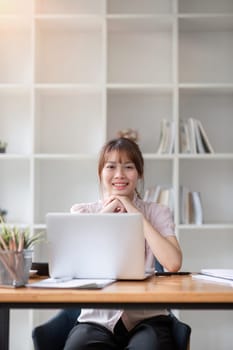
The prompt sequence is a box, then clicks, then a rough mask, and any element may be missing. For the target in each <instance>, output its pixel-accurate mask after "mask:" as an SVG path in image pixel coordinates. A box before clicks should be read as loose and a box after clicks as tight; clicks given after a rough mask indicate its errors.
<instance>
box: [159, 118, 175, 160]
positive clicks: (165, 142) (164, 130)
mask: <svg viewBox="0 0 233 350" xmlns="http://www.w3.org/2000/svg"><path fill="white" fill-rule="evenodd" d="M174 145H175V123H174V121H171V120H167V119H162V121H161V130H160V140H159V146H158V149H157V153H158V154H164V153H165V154H171V153H173V152H174Z"/></svg>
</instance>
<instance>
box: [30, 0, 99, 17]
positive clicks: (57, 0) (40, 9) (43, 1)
mask: <svg viewBox="0 0 233 350" xmlns="http://www.w3.org/2000/svg"><path fill="white" fill-rule="evenodd" d="M104 4H105V0H94V1H93V0H49V1H48V0H35V10H36V12H37V13H40V14H87V15H89V14H103V13H104Z"/></svg>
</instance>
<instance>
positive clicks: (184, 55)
mask: <svg viewBox="0 0 233 350" xmlns="http://www.w3.org/2000/svg"><path fill="white" fill-rule="evenodd" d="M232 38H233V16H221V17H201V18H197V17H195V18H180V20H179V48H178V52H179V59H178V61H179V81H180V82H181V83H202V84H206V83H210V84H224V83H225V84H232V83H233V68H232V60H233V40H232ZM213 73H214V74H213Z"/></svg>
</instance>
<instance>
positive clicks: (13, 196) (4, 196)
mask: <svg viewBox="0 0 233 350" xmlns="http://www.w3.org/2000/svg"><path fill="white" fill-rule="evenodd" d="M0 168H1V171H0V207H1V209H5V210H7V212H8V214H7V217H6V218H7V222H8V223H16V222H17V223H19V224H24V223H28V222H31V207H32V206H31V195H30V162H29V161H28V160H24V159H5V158H0Z"/></svg>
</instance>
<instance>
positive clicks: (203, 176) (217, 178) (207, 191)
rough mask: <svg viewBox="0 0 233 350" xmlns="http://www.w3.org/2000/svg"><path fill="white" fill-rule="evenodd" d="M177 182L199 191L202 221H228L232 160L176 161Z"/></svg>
mask: <svg viewBox="0 0 233 350" xmlns="http://www.w3.org/2000/svg"><path fill="white" fill-rule="evenodd" d="M179 172H180V176H179V184H180V186H184V187H186V188H188V189H189V190H190V191H197V192H200V194H201V201H202V206H203V218H204V224H226V225H227V224H232V223H233V219H232V218H233V207H232V206H231V205H229V203H231V201H232V198H233V183H232V177H233V161H229V160H225V159H221V160H219V159H208V160H207V159H191V160H188V159H182V160H180V170H179Z"/></svg>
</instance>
